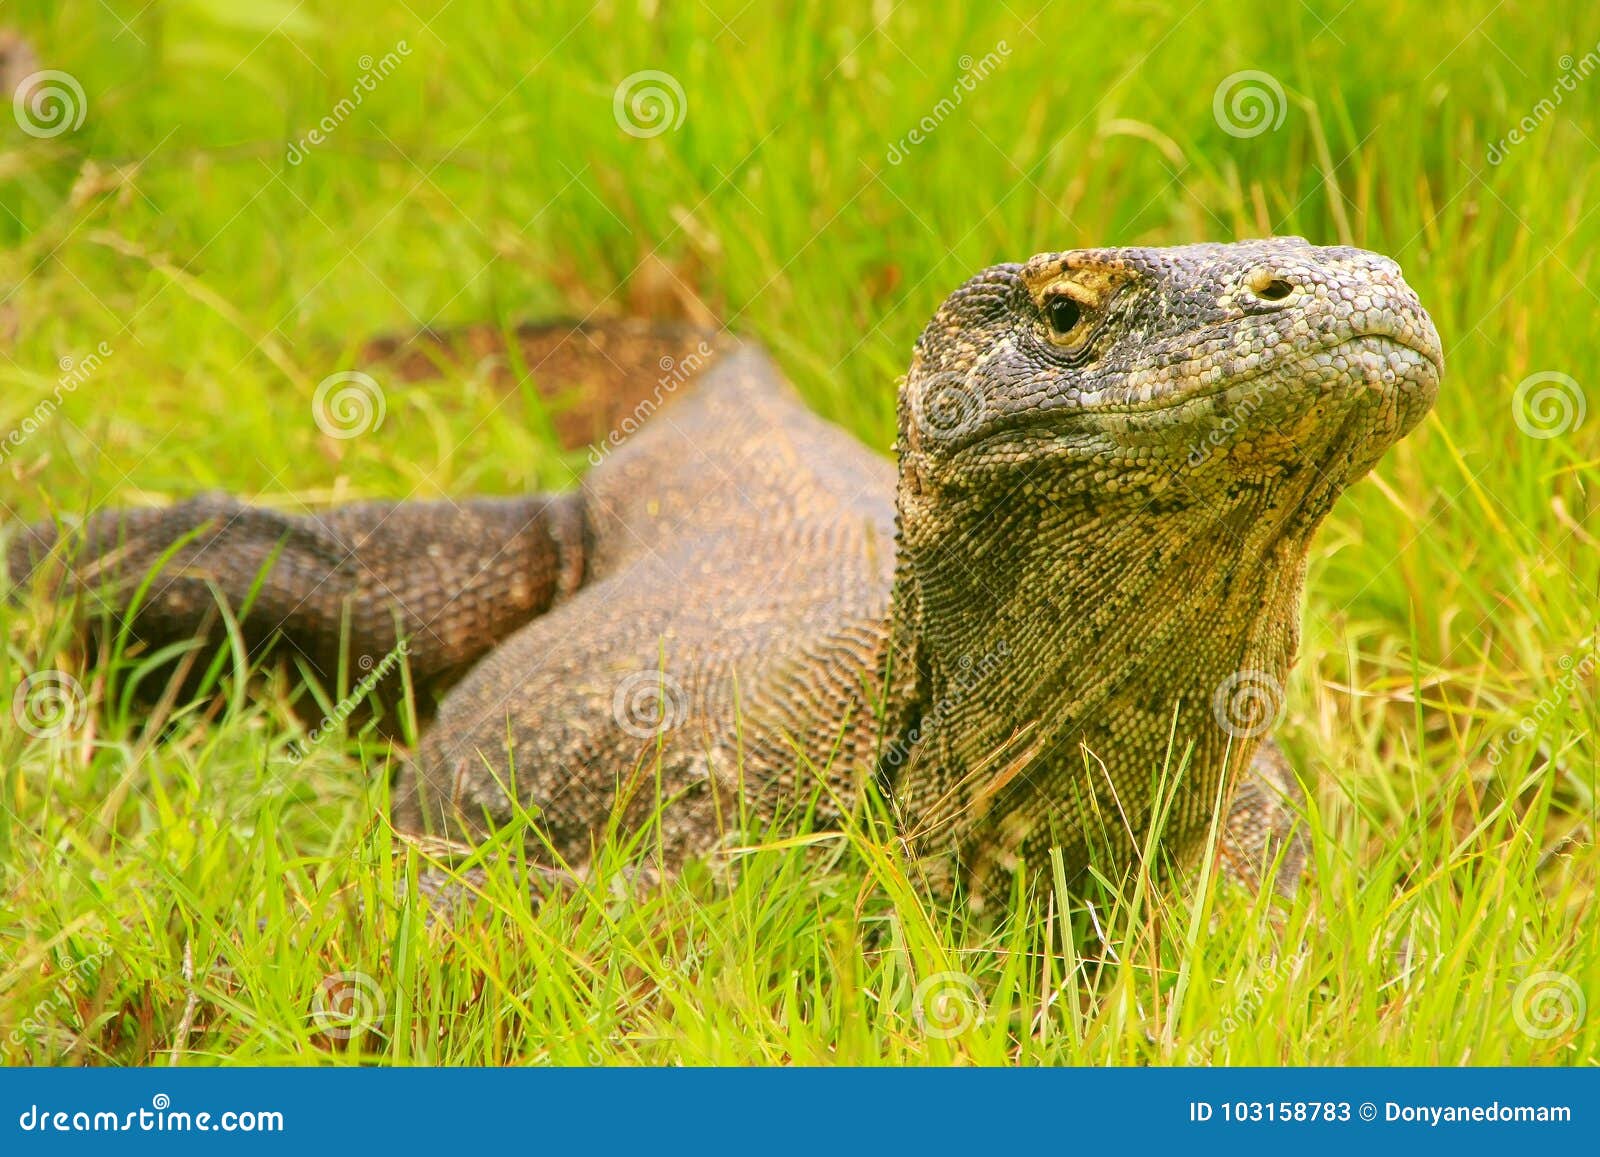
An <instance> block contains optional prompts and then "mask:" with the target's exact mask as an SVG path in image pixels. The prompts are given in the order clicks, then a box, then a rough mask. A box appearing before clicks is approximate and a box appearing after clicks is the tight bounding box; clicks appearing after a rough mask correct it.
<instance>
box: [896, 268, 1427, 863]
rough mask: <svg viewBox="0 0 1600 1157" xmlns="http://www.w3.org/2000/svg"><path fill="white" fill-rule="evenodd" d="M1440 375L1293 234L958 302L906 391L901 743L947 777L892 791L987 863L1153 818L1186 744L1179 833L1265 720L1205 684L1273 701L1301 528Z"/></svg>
mask: <svg viewBox="0 0 1600 1157" xmlns="http://www.w3.org/2000/svg"><path fill="white" fill-rule="evenodd" d="M1442 371H1443V358H1442V355H1441V352H1440V346H1439V337H1438V334H1437V333H1436V332H1435V330H1434V327H1433V323H1432V322H1431V321H1430V320H1429V318H1428V315H1427V313H1426V312H1424V311H1423V309H1422V306H1421V304H1420V303H1419V302H1418V300H1417V297H1416V295H1415V294H1414V293H1413V292H1412V291H1411V289H1410V288H1409V287H1408V286H1407V285H1406V283H1405V281H1404V280H1402V278H1401V276H1400V270H1399V268H1398V267H1397V266H1396V265H1395V263H1394V262H1392V261H1390V260H1389V259H1388V258H1385V257H1380V256H1378V255H1377V254H1373V253H1368V252H1365V251H1362V250H1359V249H1349V248H1319V247H1315V246H1312V245H1310V244H1308V243H1307V242H1305V241H1303V240H1301V239H1299V238H1274V239H1269V240H1264V241H1249V242H1243V243H1239V244H1232V245H1188V246H1182V247H1178V248H1171V249H1087V250H1076V251H1072V252H1067V253H1047V254H1042V255H1040V256H1038V257H1034V258H1033V259H1031V260H1029V261H1027V262H1025V263H1023V264H1020V265H1015V264H1013V265H1000V266H996V267H994V268H992V269H988V270H986V271H984V272H983V273H980V274H979V275H978V276H976V277H974V278H973V279H972V280H970V281H969V282H967V283H966V284H965V285H963V286H962V287H961V288H959V289H958V290H956V291H955V293H953V294H952V295H951V296H950V297H949V299H948V300H946V301H945V303H944V304H943V306H941V308H940V309H939V311H938V312H937V313H936V314H935V316H934V318H933V320H932V321H931V322H930V323H929V325H928V327H927V329H926V330H925V331H924V332H923V334H922V336H921V338H920V339H919V340H918V342H917V346H916V350H915V354H914V356H913V360H912V365H911V370H910V373H909V374H908V375H907V379H906V382H905V385H904V387H903V388H902V390H901V393H900V403H899V410H900V434H899V440H898V450H899V455H900V483H899V493H898V499H897V514H898V519H899V546H898V550H897V554H896V583H895V612H894V620H895V621H894V626H895V631H896V647H895V649H896V652H897V654H898V655H901V656H904V658H900V659H897V662H898V664H899V667H898V669H899V670H900V671H902V672H905V674H904V675H903V679H904V680H905V681H906V682H907V684H910V683H911V682H913V681H914V683H915V686H914V687H909V688H908V689H906V690H904V691H902V692H900V693H899V695H900V699H901V700H903V701H904V702H905V703H907V704H909V706H908V707H907V708H906V710H905V712H904V715H903V719H904V720H905V722H903V723H902V724H901V727H902V733H903V734H905V735H906V736H908V737H911V738H912V739H913V740H914V746H913V748H912V750H913V751H914V752H915V755H914V756H913V757H912V759H911V762H910V764H908V766H923V767H927V768H932V769H934V770H932V771H923V772H917V773H908V774H907V778H906V780H905V781H904V782H900V781H899V780H898V779H896V778H895V776H894V775H890V776H888V777H887V778H889V779H891V780H893V781H894V782H896V783H899V787H898V788H897V792H898V796H899V798H900V799H901V800H902V801H905V802H906V806H907V807H908V810H909V812H910V814H912V815H914V816H916V817H917V820H916V823H917V826H918V828H919V830H925V831H929V832H934V833H938V837H937V838H939V839H946V840H948V841H950V842H951V843H952V844H954V845H963V844H964V845H965V846H968V847H976V848H980V849H982V850H983V854H984V855H985V856H988V857H991V858H992V857H994V856H995V855H996V854H999V853H1004V854H1006V855H1009V854H1010V853H1011V852H1012V851H1017V852H1018V853H1019V854H1020V853H1024V852H1025V853H1026V854H1028V855H1032V854H1033V853H1034V852H1037V851H1038V850H1039V849H1041V848H1043V847H1045V846H1049V843H1050V841H1051V840H1052V839H1053V838H1054V837H1053V836H1052V834H1051V833H1053V832H1068V833H1071V832H1080V833H1081V832H1084V831H1087V830H1092V829H1094V828H1095V827H1096V826H1097V825H1098V824H1101V823H1102V822H1103V821H1104V817H1107V816H1111V817H1121V818H1122V821H1123V823H1125V824H1126V825H1128V826H1129V830H1130V831H1142V830H1143V827H1142V826H1141V825H1143V824H1144V823H1146V822H1147V821H1148V820H1149V818H1150V812H1149V807H1150V806H1151V805H1150V800H1149V797H1148V796H1147V795H1140V794H1139V792H1138V791H1137V790H1136V789H1137V788H1139V787H1140V786H1141V785H1145V784H1147V783H1148V782H1149V779H1150V775H1151V770H1152V769H1153V768H1156V769H1159V768H1162V767H1163V766H1166V764H1167V761H1168V760H1170V758H1171V752H1172V751H1173V750H1174V749H1176V750H1179V751H1182V750H1183V749H1184V747H1185V745H1186V744H1188V745H1192V746H1191V747H1190V750H1191V754H1192V761H1191V765H1190V772H1189V775H1190V781H1189V784H1188V788H1189V790H1188V792H1187V793H1186V794H1185V795H1184V796H1183V797H1182V798H1181V799H1179V800H1178V801H1177V802H1176V803H1175V805H1174V808H1173V810H1172V812H1171V814H1170V815H1169V817H1168V821H1167V822H1168V824H1169V830H1170V831H1171V832H1173V833H1175V835H1176V837H1178V838H1179V839H1180V842H1181V841H1182V839H1184V838H1188V839H1191V840H1192V838H1193V837H1194V834H1195V833H1196V832H1203V831H1204V830H1205V827H1204V825H1205V824H1206V822H1207V817H1208V816H1209V813H1210V808H1211V805H1212V803H1213V801H1214V799H1215V798H1216V794H1215V793H1216V791H1217V785H1218V784H1219V783H1220V782H1224V781H1225V779H1226V778H1227V777H1231V776H1235V775H1237V774H1238V771H1239V769H1240V768H1241V767H1242V766H1243V765H1244V764H1245V763H1247V762H1248V760H1249V758H1250V756H1251V753H1252V751H1253V748H1254V740H1255V738H1256V737H1257V736H1259V734H1260V732H1259V731H1254V730H1252V731H1250V732H1249V737H1248V738H1247V739H1240V738H1239V737H1238V733H1237V729H1235V731H1234V732H1229V731H1228V730H1227V729H1226V728H1224V727H1222V726H1221V725H1220V724H1218V723H1217V722H1216V720H1215V718H1214V714H1213V711H1212V708H1211V704H1212V703H1213V702H1214V695H1215V694H1216V693H1217V691H1218V689H1219V688H1225V687H1227V686H1229V685H1230V683H1229V680H1230V679H1238V678H1240V677H1241V673H1242V674H1248V675H1249V676H1250V677H1251V678H1253V679H1257V680H1259V681H1260V683H1261V684H1263V685H1265V686H1267V687H1270V688H1281V685H1282V681H1283V680H1284V678H1285V677H1286V675H1287V672H1288V669H1289V665H1290V663H1291V661H1292V659H1293V656H1294V652H1295V650H1296V648H1297V646H1298V636H1299V615H1300V606H1299V598H1300V587H1301V581H1302V576H1303V573H1304V566H1305V560H1306V557H1307V550H1308V546H1309V543H1310V538H1311V535H1312V533H1313V532H1314V531H1315V529H1316V527H1317V525H1318V524H1319V523H1320V522H1321V520H1322V519H1323V517H1324V516H1326V514H1327V513H1328V512H1329V511H1330V510H1331V509H1332V507H1333V504H1334V501H1335V500H1336V499H1337V498H1338V496H1339V495H1340V494H1341V493H1342V492H1343V491H1344V490H1345V489H1346V488H1347V487H1348V486H1349V485H1350V484H1351V483H1352V482H1353V481H1355V480H1356V479H1357V478H1359V477H1360V476H1361V475H1362V474H1364V473H1366V472H1367V471H1368V470H1369V469H1371V467H1372V466H1373V464H1374V463H1376V462H1377V460H1378V459H1379V457H1380V456H1382V454H1383V453H1384V451H1385V450H1387V449H1388V448H1389V447H1390V446H1391V445H1392V444H1393V443H1394V442H1395V441H1396V440H1397V439H1399V438H1400V437H1402V436H1403V435H1404V434H1405V433H1406V432H1407V431H1408V430H1410V429H1411V428H1412V427H1413V426H1415V425H1416V424H1417V422H1419V421H1420V420H1421V418H1422V417H1423V415H1424V414H1425V413H1426V412H1427V410H1428V408H1429V407H1430V406H1431V405H1432V403H1433V399H1434V395H1435V393H1436V392H1437V389H1438V385H1439V378H1440V375H1441V373H1442ZM994 656H1000V660H998V661H996V660H994V659H993V657H994ZM1269 723H1270V720H1269ZM1174 745H1176V746H1175V747H1174ZM919 761H920V763H919ZM892 770H893V769H891V771H892ZM896 774H897V773H896ZM1086 775H1087V776H1088V779H1085V776H1086ZM1102 780H1103V781H1105V782H1107V783H1115V784H1118V785H1120V787H1121V789H1122V790H1121V791H1120V793H1115V792H1113V793H1109V794H1107V793H1105V792H1102V791H1101V789H1100V787H1099V786H1095V785H1098V784H1099V783H1100V782H1101V781H1102ZM1086 783H1088V784H1089V785H1090V786H1089V787H1087V788H1086V787H1085V784H1086ZM1085 793H1087V794H1085ZM1091 797H1092V798H1091ZM1112 826H1115V824H1113V825H1112ZM979 831H982V832H984V833H986V834H985V835H984V836H983V838H979V837H978V836H977V835H976V833H978V832H979ZM929 838H930V839H931V838H934V837H931V836H930V837H929ZM1130 838H1131V837H1130ZM1029 849H1032V850H1031V851H1030V850H1029ZM1084 854H1086V853H1084V851H1083V849H1082V848H1079V849H1078V850H1077V851H1076V852H1073V853H1071V854H1070V855H1069V859H1070V858H1072V856H1077V857H1079V859H1078V862H1080V863H1081V862H1082V856H1083V855H1084Z"/></svg>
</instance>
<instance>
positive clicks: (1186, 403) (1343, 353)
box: [1082, 332, 1444, 416]
mask: <svg viewBox="0 0 1600 1157" xmlns="http://www.w3.org/2000/svg"><path fill="white" fill-rule="evenodd" d="M1352 371H1358V372H1359V377H1360V380H1361V381H1362V382H1363V383H1364V384H1365V385H1366V387H1367V388H1368V389H1372V390H1384V389H1401V388H1404V387H1406V386H1408V385H1409V386H1413V387H1415V388H1419V389H1422V390H1426V391H1427V392H1428V393H1429V396H1430V397H1431V395H1432V393H1433V391H1434V390H1435V389H1436V388H1437V386H1438V382H1439V379H1440V378H1441V377H1442V376H1443V375H1444V355H1443V354H1442V353H1441V352H1440V350H1439V347H1438V345H1437V343H1436V342H1435V343H1433V344H1427V343H1421V342H1413V341H1407V340H1405V339H1404V338H1402V337H1399V336H1397V335H1395V334H1392V333H1383V332H1374V333H1359V334H1352V335H1350V336H1348V337H1343V338H1340V339H1339V340H1337V341H1334V342H1330V343H1328V344H1327V345H1324V346H1321V347H1319V348H1318V349H1316V350H1314V351H1312V352H1311V353H1308V354H1306V355H1304V356H1303V357H1300V358H1296V359H1294V360H1293V361H1284V362H1280V363H1278V364H1276V365H1270V366H1263V367H1261V368H1259V369H1256V370H1253V371H1251V372H1249V373H1246V374H1243V375H1239V376H1235V377H1228V378H1225V379H1224V380H1223V381H1221V382H1218V383H1216V384H1213V385H1206V386H1200V387H1198V388H1196V389H1193V390H1186V391H1183V392H1181V393H1179V394H1177V395H1175V396H1168V397H1164V398H1152V399H1150V400H1148V401H1142V402H1133V403H1127V402H1121V403H1119V402H1110V403H1100V404H1096V405H1089V406H1085V407H1084V408H1083V411H1082V412H1083V413H1085V414H1105V415H1130V416H1132V415H1137V414H1172V415H1174V416H1176V415H1177V414H1178V413H1180V412H1182V411H1186V410H1189V409H1192V408H1194V407H1196V406H1197V405H1199V404H1202V403H1207V402H1211V403H1226V402H1228V401H1229V400H1230V399H1234V398H1243V397H1244V396H1245V395H1247V394H1249V393H1253V392H1257V391H1258V390H1261V389H1278V388H1287V387H1291V386H1293V385H1295V384H1297V383H1301V382H1309V383H1312V384H1313V385H1317V384H1324V383H1325V384H1329V385H1332V384H1336V383H1338V382H1341V381H1345V380H1349V379H1351V378H1354V377H1355V376H1356V374H1355V373H1353V372H1352ZM1212 408H1215V407H1214V406H1213V407H1212ZM1224 408H1225V407H1224Z"/></svg>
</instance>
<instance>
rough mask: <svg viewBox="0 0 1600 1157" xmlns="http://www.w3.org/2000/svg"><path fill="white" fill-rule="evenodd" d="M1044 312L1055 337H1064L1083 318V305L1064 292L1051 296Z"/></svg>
mask: <svg viewBox="0 0 1600 1157" xmlns="http://www.w3.org/2000/svg"><path fill="white" fill-rule="evenodd" d="M1045 313H1046V314H1048V315H1049V318H1050V328H1051V329H1053V330H1054V331H1055V333H1056V336H1057V337H1066V336H1067V334H1069V333H1071V332H1072V331H1073V330H1074V329H1076V328H1077V326H1078V323H1079V322H1080V321H1082V320H1083V306H1081V305H1079V304H1078V303H1077V302H1076V301H1074V300H1073V299H1072V298H1070V297H1068V296H1066V295H1065V294H1061V295H1060V296H1057V297H1053V298H1051V299H1050V302H1049V304H1048V305H1046V306H1045Z"/></svg>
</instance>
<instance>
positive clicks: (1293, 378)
mask: <svg viewBox="0 0 1600 1157" xmlns="http://www.w3.org/2000/svg"><path fill="white" fill-rule="evenodd" d="M1442 370H1443V357H1442V354H1441V351H1440V345H1439V336H1438V334H1437V332H1436V331H1435V330H1434V327H1433V323H1432V321H1431V320H1430V319H1429V318H1428V315H1427V313H1426V312H1425V311H1424V310H1423V308H1422V305H1421V303H1420V302H1419V301H1418V300H1417V296H1416V294H1415V293H1413V292H1412V290H1411V288H1410V287H1409V286H1407V285H1406V283H1405V281H1404V280H1403V279H1402V278H1401V275H1400V269H1399V267H1398V266H1397V265H1396V264H1395V263H1394V262H1393V261H1391V260H1389V259H1388V258H1386V257H1381V256H1379V255H1378V254H1375V253H1368V252H1366V251H1364V250H1360V249H1350V248H1343V247H1328V248H1321V247H1316V246H1312V245H1310V244H1309V243H1307V242H1306V241H1304V240H1302V239H1301V238H1298V237H1284V238H1271V239H1268V240H1264V241H1247V242H1241V243H1237V244H1231V245H1185V246H1178V247H1175V248H1170V249H1137V248H1128V249H1082V250H1073V251H1070V252H1065V253H1045V254H1040V255H1039V256H1037V257H1034V258H1032V259H1031V260H1029V261H1028V262H1026V263H1025V264H1021V265H1014V264H1013V265H1000V266H996V267H994V268H992V269H988V270H985V271H984V272H983V273H980V274H979V275H978V276H976V277H974V278H973V279H972V280H970V281H968V282H967V283H966V284H965V285H963V286H962V287H961V288H959V289H958V290H956V291H955V293H953V294H951V296H950V297H949V298H948V299H947V300H946V301H945V303H944V305H943V306H942V307H941V308H940V309H939V311H938V312H937V313H936V314H935V316H934V318H933V320H932V321H931V322H930V323H929V324H928V326H927V328H926V329H925V330H924V331H923V334H922V336H921V338H920V339H919V341H918V343H917V347H916V352H915V356H914V359H913V363H912V368H911V372H910V374H909V375H908V378H907V381H906V385H905V388H904V389H903V391H902V396H901V406H900V409H901V414H900V451H901V454H902V458H903V460H904V464H903V470H905V469H907V468H909V473H910V475H911V477H910V478H909V479H908V481H909V482H911V483H912V484H913V485H917V484H920V485H926V486H929V487H931V488H933V489H934V490H954V491H960V490H964V489H966V488H969V487H978V488H980V489H982V490H992V488H993V487H995V486H1003V485H1005V483H1004V482H1003V481H999V480H998V479H1000V478H1001V477H1002V476H1005V475H1008V474H1011V475H1019V472H1020V475H1034V474H1038V473H1039V472H1040V471H1041V470H1042V469H1047V468H1054V469H1053V471H1052V472H1053V473H1055V474H1056V475H1057V476H1058V479H1062V480H1065V479H1075V480H1076V481H1077V483H1078V484H1080V485H1081V486H1082V487H1084V488H1087V489H1090V490H1094V489H1103V490H1105V491H1107V492H1108V493H1116V494H1123V495H1134V496H1143V497H1144V498H1145V499H1146V500H1151V499H1155V498H1157V497H1158V496H1160V497H1162V498H1163V500H1165V501H1168V502H1172V501H1181V500H1182V496H1183V495H1185V494H1187V495H1188V496H1189V497H1190V498H1192V499H1193V500H1194V501H1197V502H1204V501H1207V500H1209V499H1210V498H1212V497H1213V496H1214V494H1215V492H1216V491H1218V490H1219V489H1223V490H1225V489H1227V488H1230V487H1234V486H1237V484H1238V483H1239V481H1240V480H1241V478H1243V479H1247V480H1262V481H1265V480H1268V479H1270V478H1271V477H1272V476H1273V475H1275V474H1281V473H1284V472H1291V473H1293V472H1297V471H1299V470H1301V469H1303V468H1306V467H1310V468H1312V469H1316V470H1318V471H1320V472H1322V473H1323V474H1324V475H1325V476H1327V478H1328V480H1329V481H1337V482H1338V483H1340V484H1341V485H1348V483H1349V482H1351V481H1353V480H1354V479H1355V478H1357V477H1359V476H1360V475H1361V474H1363V473H1365V472H1366V471H1367V470H1368V469H1370V467H1371V466H1372V464H1373V463H1374V462H1376V461H1377V459H1378V458H1379V457H1380V456H1381V455H1382V453H1383V452H1384V450H1386V449H1387V448H1388V447H1389V446H1390V445H1391V444H1392V443H1393V442H1394V441H1396V440H1397V439H1398V438H1400V437H1401V436H1403V435H1404V434H1405V433H1406V432H1407V431H1408V430H1410V429H1411V428H1412V427H1413V426H1414V425H1416V423H1417V422H1418V421H1419V420H1420V419H1421V417H1422V416H1423V415H1424V414H1425V413H1426V412H1427V410H1428V408H1429V407H1430V406H1431V404H1432V402H1433V398H1434V395H1435V393H1436V391H1437V389H1438V384H1439V377H1440V374H1441V373H1442ZM1020 475H1019V476H1018V477H1016V478H1015V479H1014V483H1016V484H1020V483H1021V482H1022V477H1021V476H1020Z"/></svg>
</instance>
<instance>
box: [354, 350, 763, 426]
mask: <svg viewBox="0 0 1600 1157" xmlns="http://www.w3.org/2000/svg"><path fill="white" fill-rule="evenodd" d="M734 344H735V343H734V341H733V339H732V338H731V337H729V335H728V334H727V333H726V331H723V330H718V329H715V328H712V327H710V326H703V325H696V324H693V323H690V322H677V321H670V322H669V321H645V320H640V319H635V318H619V319H600V318H591V319H585V320H582V321H548V322H538V323H532V324H527V325H522V326H518V327H517V328H515V329H511V330H507V329H502V328H501V327H499V326H495V325H474V326H464V327H461V328H457V329H443V330H434V329H425V330H420V331H418V332H416V333H413V334H410V335H408V336H389V337H381V338H377V339H374V340H372V341H369V342H368V343H367V344H366V345H365V346H364V347H363V348H362V351H361V355H360V356H361V361H362V362H363V363H364V364H366V365H369V366H375V367H381V368H382V369H383V370H385V371H386V372H387V373H388V374H389V375H390V376H391V377H392V378H394V379H397V380H399V381H403V382H424V381H435V380H439V379H442V378H450V377H459V376H460V375H462V374H463V373H466V374H473V375H487V376H488V377H489V379H490V380H491V381H493V382H495V383H496V384H499V385H502V386H503V387H504V388H506V389H511V388H514V387H515V386H517V385H519V384H520V383H521V382H523V381H525V380H531V382H532V383H533V385H534V386H535V387H536V388H537V389H538V391H539V393H540V395H541V396H542V397H543V398H544V401H545V403H546V405H547V406H548V407H549V412H550V416H551V422H552V425H553V426H554V429H555V433H556V436H557V438H558V439H559V440H560V442H561V446H562V448H563V449H567V450H576V449H581V448H582V447H584V446H595V445H599V444H602V443H604V442H606V441H607V440H608V439H609V440H611V441H615V440H616V439H617V438H618V436H619V431H620V432H621V433H622V434H626V433H628V432H631V430H632V428H633V424H634V421H635V420H636V419H637V417H638V416H639V415H642V414H647V413H649V412H651V411H652V410H653V409H654V407H655V403H657V402H659V401H660V398H661V395H662V393H663V391H666V392H673V391H676V390H677V389H678V388H679V387H681V386H684V385H686V384H687V383H688V382H689V381H690V380H692V379H693V378H695V377H697V376H699V374H700V373H701V372H703V371H704V370H705V368H706V367H707V366H709V365H710V364H711V363H712V362H713V361H715V360H716V358H717V357H718V356H719V355H720V354H723V353H726V352H727V351H728V350H729V349H731V348H732V347H733V345H734Z"/></svg>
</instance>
